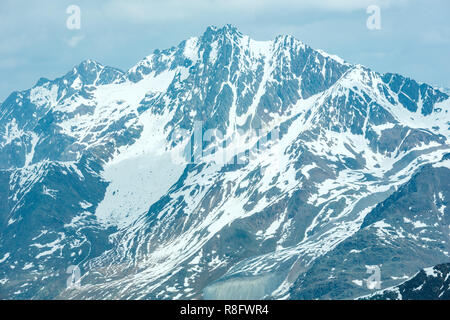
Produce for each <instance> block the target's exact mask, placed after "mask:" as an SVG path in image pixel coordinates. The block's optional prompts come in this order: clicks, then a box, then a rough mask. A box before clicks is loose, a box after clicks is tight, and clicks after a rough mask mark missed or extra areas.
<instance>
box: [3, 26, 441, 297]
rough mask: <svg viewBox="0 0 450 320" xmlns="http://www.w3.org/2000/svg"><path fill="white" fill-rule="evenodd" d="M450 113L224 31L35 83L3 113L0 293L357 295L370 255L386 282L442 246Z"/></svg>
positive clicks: (362, 75) (358, 70)
mask: <svg viewBox="0 0 450 320" xmlns="http://www.w3.org/2000/svg"><path fill="white" fill-rule="evenodd" d="M449 109H450V99H449V96H448V95H447V94H446V93H444V92H441V91H440V90H438V89H436V88H434V87H432V86H430V85H427V84H424V83H418V82H416V81H414V80H412V79H409V78H406V77H403V76H401V75H397V74H380V73H377V72H375V71H372V70H370V69H368V68H366V67H363V66H361V65H352V64H350V63H347V62H345V61H344V60H342V59H340V58H339V57H336V56H333V55H329V54H326V53H325V52H323V51H321V50H314V49H312V48H310V47H309V46H307V45H305V44H304V43H302V42H300V41H299V40H297V39H295V38H293V37H291V36H278V37H276V38H275V39H274V40H272V41H255V40H253V39H250V38H249V37H248V36H245V35H243V34H241V33H240V32H239V31H238V30H237V29H236V28H234V27H232V26H230V25H227V26H224V27H223V28H216V27H209V28H208V29H207V30H206V31H205V33H204V34H203V35H202V36H201V37H193V38H190V39H188V40H186V41H183V42H182V43H180V44H179V45H178V46H176V47H172V48H170V49H167V50H162V51H160V50H156V51H155V52H154V53H153V54H151V55H149V56H148V57H146V58H144V59H143V60H141V61H140V62H139V63H138V64H136V65H135V66H134V67H132V68H131V69H130V70H128V71H127V72H122V71H120V70H117V69H115V68H111V67H106V66H102V65H101V64H99V63H97V62H95V61H91V60H88V61H85V62H82V63H81V64H80V65H79V66H77V67H75V68H74V69H73V70H72V71H70V72H69V73H67V74H66V75H64V76H62V77H61V78H58V79H55V80H47V79H40V80H39V81H38V82H37V84H36V85H35V86H34V87H33V88H31V89H29V90H26V91H22V92H14V93H12V94H11V95H10V96H9V97H8V98H7V99H6V101H5V102H4V103H3V104H2V105H1V107H0V188H1V190H2V192H0V208H1V210H0V298H8V299H29V298H50V299H51V298H69V299H70V298H89V299H180V298H184V299H201V298H207V299H217V298H224V299H227V298H233V299H239V298H254V299H263V298H275V299H281V298H284V299H286V298H290V299H301V298H338V299H339V298H357V297H360V296H363V295H367V294H370V293H371V292H372V289H369V288H367V286H365V285H364V279H366V278H368V277H369V276H370V275H369V274H367V270H366V266H373V265H377V266H379V267H380V270H381V286H382V288H387V287H392V286H395V285H398V284H400V283H401V282H403V281H404V278H409V277H411V276H413V275H414V274H416V273H417V272H418V271H419V270H420V269H421V268H424V267H428V266H429V265H437V264H440V263H445V262H449V259H450V254H449V252H450V235H449V231H450V229H449V228H450V220H449V219H450V218H449V213H448V207H449V205H448V201H447V199H449V197H450V194H449V192H450V188H449V181H450V179H449V178H450V177H449V175H450V171H449V168H450V166H449V164H450V162H449V161H450V160H449V157H450V156H449V154H450V146H449V143H448V139H449V137H450V126H449V124H450V123H449V121H450V115H449V113H448V112H449ZM74 266H76V267H78V268H79V269H80V270H81V279H80V282H79V283H80V286H75V287H73V286H69V288H68V287H67V279H68V278H70V277H71V276H72V272H73V270H74V268H76V267H74Z"/></svg>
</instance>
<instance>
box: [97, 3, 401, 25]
mask: <svg viewBox="0 0 450 320" xmlns="http://www.w3.org/2000/svg"><path fill="white" fill-rule="evenodd" d="M407 2H409V0H395V1H394V0H302V1H298V0H278V1H273V0H191V1H186V0H164V1H162V0H154V1H148V0H132V1H119V0H111V1H108V2H105V3H104V4H103V8H102V12H103V13H105V14H107V15H111V16H114V17H117V18H118V19H128V20H129V21H130V22H140V23H142V22H147V23H157V22H168V21H182V20H188V19H192V18H194V17H197V18H202V17H204V16H208V15H211V14H220V13H221V14H224V15H227V14H230V13H232V14H234V15H236V16H251V15H255V14H257V15H260V14H266V15H270V14H271V13H273V12H277V11H286V8H289V11H290V12H291V13H294V12H301V11H311V10H314V11H316V12H317V11H318V10H320V11H324V12H352V11H356V10H365V9H366V8H367V7H368V6H370V5H378V6H380V7H381V8H389V7H392V6H399V5H404V4H406V3H407Z"/></svg>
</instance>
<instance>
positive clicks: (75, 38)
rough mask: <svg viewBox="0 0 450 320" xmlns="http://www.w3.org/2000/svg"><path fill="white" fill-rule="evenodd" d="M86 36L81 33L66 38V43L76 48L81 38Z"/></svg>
mask: <svg viewBox="0 0 450 320" xmlns="http://www.w3.org/2000/svg"><path fill="white" fill-rule="evenodd" d="M84 38H85V36H84V35H79V36H73V37H71V38H69V39H68V40H66V43H67V45H68V46H69V47H71V48H74V47H76V46H77V45H78V44H79V43H80V42H81V40H83V39H84Z"/></svg>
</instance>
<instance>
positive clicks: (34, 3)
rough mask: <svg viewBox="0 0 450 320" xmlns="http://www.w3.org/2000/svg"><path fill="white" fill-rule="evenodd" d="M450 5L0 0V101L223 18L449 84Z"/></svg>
mask: <svg viewBox="0 0 450 320" xmlns="http://www.w3.org/2000/svg"><path fill="white" fill-rule="evenodd" d="M71 4H74V5H78V6H79V7H80V8H81V30H79V31H71V30H68V29H67V28H66V20H67V17H68V14H66V8H67V7H68V6H69V5H71ZM371 4H376V5H379V6H380V7H381V30H368V29H367V27H366V20H367V18H368V16H369V15H368V14H367V13H366V8H367V7H368V6H369V5H371ZM449 13H450V1H448V0H367V1H366V0H320V1H319V0H297V1H294V0H278V1H275V0H271V1H269V0H251V1H250V0H247V1H246V0H164V1H162V0H132V1H130V0H127V1H124V0H122V1H119V0H110V1H92V0H78V1H76V0H69V1H66V0H40V1H39V0H0V34H1V41H0V75H1V77H0V101H3V100H4V99H5V98H6V97H7V96H8V95H9V94H10V93H11V92H12V91H14V90H23V89H27V88H29V87H31V86H33V85H34V84H35V83H36V81H37V80H38V79H39V78H40V77H47V78H55V77H58V76H61V75H63V74H64V73H66V72H67V71H68V70H70V69H71V68H72V67H73V66H74V65H77V64H78V63H80V62H81V61H82V60H85V59H88V58H91V59H95V60H97V61H99V62H101V63H103V64H106V65H110V66H113V67H117V68H120V69H122V70H126V69H128V68H130V67H131V66H133V65H134V64H135V63H137V62H138V61H139V60H140V59H141V58H143V57H144V56H147V55H148V54H150V53H151V52H152V51H153V50H154V49H157V48H159V49H164V48H167V47H171V46H173V45H176V44H178V43H179V42H180V41H182V40H183V39H186V38H188V37H190V36H194V35H201V34H202V33H203V32H204V30H205V29H206V27H207V26H208V25H216V26H222V25H224V24H227V23H231V24H233V25H235V26H236V27H237V28H238V29H239V30H240V31H241V32H242V33H244V34H248V35H250V36H251V37H253V38H255V39H257V40H269V39H273V38H274V37H275V36H277V35H279V34H291V35H293V36H295V37H296V38H298V39H300V40H302V41H303V42H305V43H306V44H308V45H310V46H312V47H313V48H317V49H319V48H320V49H323V50H325V51H327V52H329V53H332V54H337V55H339V56H341V57H342V58H344V59H345V60H347V61H349V62H352V63H360V64H363V65H366V66H368V67H370V68H372V69H374V70H376V71H380V72H397V73H401V74H403V75H406V76H410V77H412V78H414V79H416V80H418V81H423V82H427V83H430V84H432V85H436V86H446V87H450V57H449V56H450V22H449V21H450V18H449ZM74 37H75V39H79V41H78V43H75V42H76V41H70V39H73V38H74Z"/></svg>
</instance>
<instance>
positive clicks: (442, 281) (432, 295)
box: [361, 263, 450, 300]
mask: <svg viewBox="0 0 450 320" xmlns="http://www.w3.org/2000/svg"><path fill="white" fill-rule="evenodd" d="M361 299H364V300H449V299H450V264H449V263H444V264H440V265H437V266H434V267H429V268H425V269H422V270H420V272H418V273H417V274H416V275H415V276H414V277H412V278H411V279H409V280H408V281H405V282H403V283H402V284H400V285H398V286H395V287H392V288H387V289H384V290H382V291H380V292H376V293H374V294H371V295H369V296H366V297H363V298H361Z"/></svg>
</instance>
